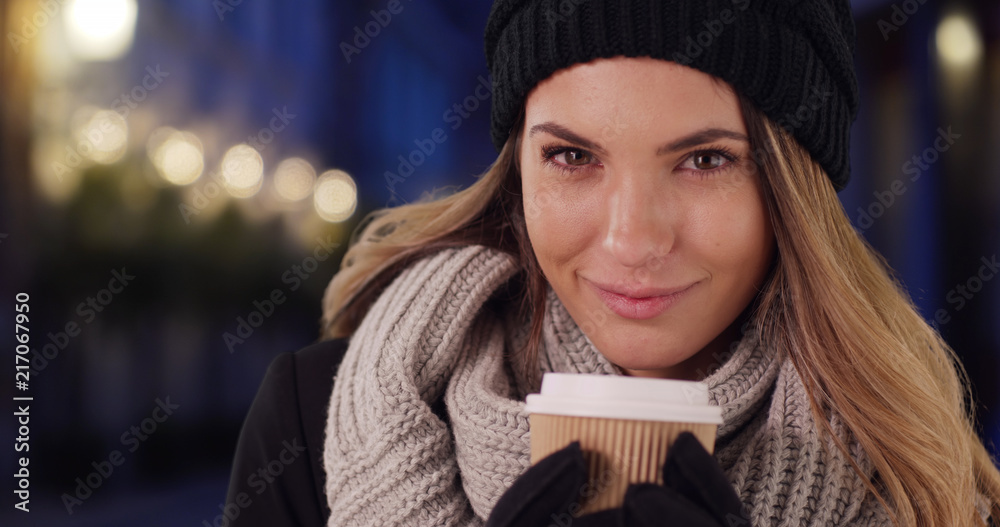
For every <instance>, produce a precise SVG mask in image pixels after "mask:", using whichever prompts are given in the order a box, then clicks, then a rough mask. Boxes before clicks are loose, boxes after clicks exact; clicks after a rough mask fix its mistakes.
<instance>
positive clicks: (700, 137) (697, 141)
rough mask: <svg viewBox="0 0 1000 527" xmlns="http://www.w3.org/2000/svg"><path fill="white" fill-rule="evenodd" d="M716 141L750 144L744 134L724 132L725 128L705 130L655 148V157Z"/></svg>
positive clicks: (730, 131)
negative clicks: (732, 140)
mask: <svg viewBox="0 0 1000 527" xmlns="http://www.w3.org/2000/svg"><path fill="white" fill-rule="evenodd" d="M718 139H735V140H737V141H744V142H747V143H749V142H750V139H749V138H747V136H746V134H741V133H739V132H734V131H732V130H726V129H725V128H706V129H704V130H699V131H697V132H695V133H693V134H690V135H686V136H684V137H682V138H680V139H677V140H676V141H673V142H671V143H667V144H665V145H663V146H661V147H660V148H657V149H656V155H658V156H660V155H663V154H669V153H672V152H676V151H678V150H686V149H688V148H691V147H694V146H698V145H703V144H705V143H711V142H712V141H716V140H718Z"/></svg>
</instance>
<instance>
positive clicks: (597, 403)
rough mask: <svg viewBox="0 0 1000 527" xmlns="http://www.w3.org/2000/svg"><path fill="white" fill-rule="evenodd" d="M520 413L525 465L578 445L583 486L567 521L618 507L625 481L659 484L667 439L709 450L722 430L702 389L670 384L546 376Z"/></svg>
mask: <svg viewBox="0 0 1000 527" xmlns="http://www.w3.org/2000/svg"><path fill="white" fill-rule="evenodd" d="M527 411H528V413H529V414H530V416H529V419H530V422H531V463H532V464H535V463H537V462H538V461H540V460H541V459H543V458H545V457H546V456H548V455H549V454H552V453H553V452H555V451H557V450H560V449H562V448H564V447H566V446H567V445H569V444H570V443H572V442H573V441H579V442H580V448H581V449H582V450H583V455H584V459H585V460H586V462H587V467H588V473H589V481H588V482H587V484H586V485H584V486H583V488H581V489H580V495H579V499H578V500H577V501H576V502H574V503H575V507H574V506H571V507H570V514H573V515H580V514H586V513H590V512H596V511H600V510H604V509H611V508H616V507H620V506H621V505H622V502H623V500H624V498H625V490H626V489H627V488H628V486H629V484H631V483H659V484H662V483H663V463H664V461H665V460H666V458H667V449H668V448H669V446H670V444H671V443H673V441H674V439H675V438H676V437H677V436H678V435H679V434H680V433H681V432H685V431H687V432H691V433H692V434H694V436H695V437H697V438H698V440H699V441H701V444H702V445H704V447H705V449H706V450H708V451H709V452H712V451H713V448H714V445H715V433H716V429H717V428H718V426H719V425H720V424H722V409H721V408H719V407H718V406H710V405H709V404H708V387H707V386H706V385H705V384H704V383H701V382H694V381H679V380H670V379H650V378H640V377H620V376H609V375H584V374H573V373H546V374H545V376H544V377H543V378H542V393H541V394H531V395H528V398H527ZM574 509H576V510H575V511H574Z"/></svg>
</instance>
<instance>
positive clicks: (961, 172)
mask: <svg viewBox="0 0 1000 527" xmlns="http://www.w3.org/2000/svg"><path fill="white" fill-rule="evenodd" d="M853 3H854V7H855V15H856V19H857V24H858V52H857V66H858V70H859V74H860V81H861V90H862V106H861V113H860V116H859V118H858V121H857V123H856V124H855V126H854V129H853V146H852V165H853V178H852V181H851V183H850V185H849V186H848V187H847V189H846V190H844V191H843V192H842V193H841V198H842V201H843V204H844V207H845V210H846V211H847V213H848V215H849V216H850V217H851V219H852V221H854V223H855V225H856V227H857V228H858V230H859V231H861V232H862V233H863V234H864V236H865V237H867V238H868V239H869V240H870V241H871V242H872V243H873V244H874V245H875V246H876V247H877V248H878V249H879V250H880V251H881V252H882V254H884V255H885V257H886V259H887V260H888V262H889V264H890V265H891V266H892V267H893V268H894V269H896V270H897V271H898V273H899V277H900V279H901V280H902V281H903V283H904V284H905V285H906V287H907V289H908V290H909V292H910V294H911V296H912V297H913V298H914V300H915V302H916V303H917V305H918V306H919V307H920V309H921V311H922V313H923V314H924V315H925V316H926V317H927V319H928V320H929V321H932V322H933V323H935V324H936V325H937V326H938V327H939V329H940V331H941V332H942V334H943V335H944V336H945V338H946V339H947V340H948V342H949V343H950V344H951V345H952V346H953V347H954V348H955V350H956V351H957V353H958V354H959V356H960V358H961V360H962V361H963V363H964V365H965V367H966V368H967V369H968V371H969V374H970V376H971V378H972V381H973V383H974V388H975V392H976V396H977V408H976V409H977V416H978V423H979V426H980V431H981V433H982V435H983V437H984V439H985V440H986V441H987V442H988V444H989V445H990V448H992V449H993V450H994V452H996V446H995V445H994V442H995V441H997V440H998V439H1000V412H998V411H997V406H998V404H1000V392H998V385H997V382H996V376H997V373H998V364H997V359H998V357H1000V324H998V322H1000V280H992V278H994V277H995V275H996V273H997V271H996V270H995V269H993V267H995V265H996V264H995V263H994V262H996V258H997V254H998V253H1000V229H998V228H1000V5H998V3H997V2H996V1H995V0H981V1H978V2H976V1H971V0H970V1H965V2H960V1H947V0H905V1H900V0H897V1H895V2H892V1H882V0H864V1H862V0H856V1H854V2H853ZM489 7H490V5H489V2H486V1H476V2H441V1H437V2H432V1H421V2H413V1H411V0H400V1H390V0H373V1H351V2H343V1H338V2H327V1H320V0H299V1H282V2H278V1H273V0H272V1H268V0H257V1H243V0H212V1H206V0H175V1H166V0H149V1H143V2H135V1H133V0H75V1H73V0H65V1H64V0H48V1H38V0H7V1H5V2H2V3H0V28H2V29H3V42H2V43H0V112H2V113H0V174H2V179H0V262H2V264H0V298H2V299H3V300H2V301H0V337H2V339H3V342H4V345H3V346H2V348H0V349H2V350H3V357H2V361H3V362H4V363H5V366H3V371H4V372H5V373H4V375H3V378H4V379H5V380H4V381H3V382H2V383H0V393H2V395H3V403H2V405H3V406H2V408H3V411H2V417H0V437H2V440H0V445H2V446H0V459H2V466H0V472H2V473H3V474H7V475H8V476H4V478H3V480H4V482H3V484H2V489H3V492H2V495H3V499H2V505H3V509H2V510H0V524H3V525H46V526H61V525H80V526H90V525H94V526H97V525H100V526H133V525H143V526H158V525H170V526H173V525H198V526H201V525H221V523H220V522H221V519H220V516H219V515H220V514H221V507H222V502H223V500H224V497H225V496H224V495H225V489H226V486H227V483H228V473H229V468H230V463H231V459H232V451H233V448H234V445H235V441H236V438H237V434H238V433H239V428H240V425H241V422H242V419H243V417H244V415H245V413H246V411H247V409H248V408H249V405H250V402H251V401H252V399H253V396H254V394H255V392H256V389H257V386H258V383H259V382H260V380H261V378H262V376H263V373H264V371H265V368H266V367H267V364H268V363H269V362H270V360H271V359H272V358H273V357H274V356H275V355H277V354H279V353H281V352H284V351H292V350H295V349H298V348H300V347H302V346H304V345H307V344H309V343H311V342H313V341H314V340H315V339H316V338H317V335H318V324H317V321H318V318H319V316H320V299H321V296H322V292H323V289H324V288H325V286H326V284H327V283H328V282H329V280H330V278H331V277H332V276H333V274H334V272H335V271H336V269H337V266H338V264H339V260H340V257H341V256H342V254H343V251H344V249H345V248H346V245H347V241H348V237H349V235H350V233H351V231H352V229H353V228H354V227H355V225H356V224H357V222H358V220H359V219H360V218H361V217H362V216H363V215H364V214H365V213H366V212H367V211H369V210H372V209H374V208H378V207H384V206H392V205H397V204H401V203H406V202H410V201H414V200H417V199H420V198H421V197H422V196H425V195H427V194H436V193H441V192H448V191H449V189H454V188H456V187H458V188H464V187H466V186H468V185H469V184H471V183H473V182H474V181H475V176H476V175H477V174H479V173H481V172H482V171H483V170H484V169H485V168H486V167H487V166H488V165H489V163H490V162H491V161H492V160H493V158H494V157H495V155H496V154H495V152H494V150H493V148H492V146H491V144H490V142H489V135H488V125H489V103H490V100H489V99H490V92H489V78H488V74H487V71H486V66H485V60H484V57H483V52H482V32H483V28H484V26H485V21H486V17H487V15H488V13H489ZM436 129H440V130H441V132H442V133H443V136H442V133H438V134H437V136H436V137H437V138H438V139H439V140H438V141H437V142H435V143H433V144H434V150H433V151H431V152H429V153H428V152H427V150H429V148H428V144H429V143H428V142H427V140H428V139H429V138H432V137H433V136H434V134H435V130H436ZM441 137H444V139H443V140H441ZM421 144H423V145H424V150H423V151H421V150H420V145H421ZM18 293H26V294H27V295H28V301H27V304H28V306H29V309H30V311H29V315H30V316H29V317H28V321H27V324H26V325H27V326H28V327H29V329H30V338H31V340H30V344H29V346H30V349H31V350H32V351H31V353H29V355H28V356H29V357H30V358H31V367H32V371H33V373H32V376H31V379H30V385H29V388H28V390H26V391H20V390H18V389H17V387H16V384H15V380H16V379H13V377H14V375H15V360H16V359H15V346H14V345H15V344H16V343H15V342H14V340H13V336H14V334H15V328H14V324H15V322H16V318H15V317H16V311H15V309H16V308H15V306H16V305H18V304H19V302H18V301H17V296H16V295H17V294H18ZM22 298H23V297H22ZM17 396H30V397H33V401H31V403H30V406H31V408H30V432H29V437H28V441H27V442H28V444H29V445H30V452H29V453H30V465H29V469H30V491H31V494H30V509H31V512H30V513H27V514H25V513H23V512H20V511H17V510H16V509H14V504H15V503H16V502H18V501H20V500H18V499H16V496H14V495H13V494H12V492H11V491H12V489H13V488H14V486H15V485H17V482H18V480H17V479H16V478H11V477H10V476H9V475H10V474H13V473H15V472H16V471H17V470H18V468H19V467H18V466H17V465H16V463H17V458H18V457H20V455H21V453H20V452H15V451H14V448H15V446H14V445H15V444H17V436H18V424H17V422H16V420H15V419H16V418H15V417H14V416H13V412H14V411H15V409H14V408H13V406H12V405H11V403H12V397H17ZM157 408H159V410H157ZM116 451H117V452H118V454H117V455H116V454H115V452H116ZM109 468H110V470H109ZM101 470H104V472H105V473H108V472H110V473H108V474H106V475H103V474H101V473H100V472H101ZM77 478H80V480H79V481H78V480H77ZM88 478H90V479H89V482H90V483H92V484H94V483H96V484H99V486H97V487H96V488H90V489H89V491H90V492H89V493H88V492H86V491H87V490H88V489H84V488H81V489H78V487H80V485H81V484H82V483H87V481H88ZM81 482H82V483H81ZM93 486H95V485H87V487H93ZM81 494H87V497H86V498H82V499H81V498H80V496H81ZM67 496H72V497H73V498H74V499H75V500H77V501H74V499H67V498H66V497H67Z"/></svg>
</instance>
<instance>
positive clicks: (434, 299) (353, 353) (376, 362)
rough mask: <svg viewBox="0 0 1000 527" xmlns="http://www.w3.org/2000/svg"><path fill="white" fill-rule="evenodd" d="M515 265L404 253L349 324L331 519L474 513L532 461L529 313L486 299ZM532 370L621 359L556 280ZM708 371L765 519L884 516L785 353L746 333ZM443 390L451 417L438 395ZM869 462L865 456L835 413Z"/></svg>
mask: <svg viewBox="0 0 1000 527" xmlns="http://www.w3.org/2000/svg"><path fill="white" fill-rule="evenodd" d="M516 271H517V268H516V265H515V262H514V260H513V258H511V257H510V256H507V255H504V254H501V253H499V252H497V251H494V250H492V249H488V248H485V247H480V246H472V247H465V248H461V249H447V250H443V251H441V252H439V253H436V254H434V255H432V256H430V257H427V258H425V259H423V260H420V261H418V262H416V263H415V264H413V265H411V266H409V267H408V268H407V269H406V270H405V271H404V272H403V273H402V274H401V275H400V276H399V277H398V278H397V279H396V280H395V281H394V282H393V283H392V284H390V286H389V287H388V288H387V289H386V291H385V292H384V293H383V294H382V295H381V296H380V297H379V299H378V300H377V301H376V302H375V304H374V305H373V307H372V308H371V310H370V312H369V313H368V315H367V316H366V317H365V319H364V320H363V322H362V323H361V325H360V327H359V328H358V330H357V331H356V332H355V334H354V335H353V336H352V338H351V340H350V344H349V347H348V350H347V354H346V356H345V357H344V361H343V363H342V364H341V366H340V370H339V372H338V373H337V377H336V382H335V383H334V389H333V394H332V396H331V398H330V408H329V416H328V421H327V427H326V444H325V453H324V459H323V461H324V468H325V470H326V495H327V501H328V503H329V505H330V509H331V511H332V515H331V516H330V519H329V522H328V525H329V526H330V527H334V526H336V527H347V526H365V527H369V526H376V525H377V526H391V525H405V526H452V525H462V526H481V525H482V524H483V522H484V519H485V518H486V517H487V516H488V515H489V513H490V510H491V509H492V508H493V505H494V504H495V503H496V501H497V499H498V498H499V497H500V495H501V494H503V492H504V491H505V490H506V489H507V488H508V487H509V486H510V485H511V484H512V483H513V482H514V480H515V479H516V478H517V477H518V476H519V475H520V474H521V473H522V472H524V470H525V469H527V468H528V466H529V438H530V431H529V429H528V416H527V414H526V413H525V411H524V398H525V395H526V394H527V393H530V392H533V391H537V390H538V379H524V378H520V377H521V376H520V375H518V374H516V373H514V370H513V369H512V368H511V367H510V363H509V361H508V360H507V356H508V354H509V352H510V351H511V350H513V349H515V346H517V345H518V344H519V343H521V342H523V339H524V338H526V333H527V329H526V327H525V325H526V324H524V323H522V322H521V321H517V320H515V319H514V317H513V316H511V315H510V313H503V312H499V313H498V312H494V311H495V310H492V309H489V308H488V307H487V306H489V305H492V304H486V301H487V300H488V299H489V298H490V296H491V294H492V293H494V292H495V291H496V290H497V289H498V288H499V287H500V286H501V285H502V284H503V283H504V282H506V281H507V280H508V279H510V278H511V277H512V276H513V275H514V274H515V273H516ZM539 353H540V361H539V362H540V371H541V372H544V371H557V372H578V373H601V374H608V375H620V374H621V371H620V370H619V369H618V368H617V367H615V366H614V365H612V364H610V363H609V362H608V361H607V360H606V359H605V358H604V357H603V356H602V355H601V354H600V353H599V352H598V351H597V350H596V349H595V348H594V347H593V345H592V344H591V343H590V341H589V340H588V339H587V338H586V336H584V335H583V333H582V332H581V331H580V329H579V327H578V326H577V325H576V323H574V321H573V319H572V318H571V317H570V316H569V314H568V313H567V312H566V310H565V307H564V306H563V305H562V303H560V302H559V299H558V297H556V296H555V294H554V293H553V292H552V291H551V289H549V297H548V309H547V312H546V319H545V331H544V339H543V345H542V346H541V349H540V351H539ZM721 360H722V361H724V363H723V364H722V365H721V366H720V367H719V368H718V369H717V370H716V371H714V372H712V373H711V374H710V375H709V376H708V377H706V378H705V379H704V382H706V383H707V384H708V386H709V393H710V398H711V401H712V404H715V405H718V406H721V407H722V415H723V420H724V424H723V425H722V426H721V427H720V429H719V434H718V439H717V442H716V448H715V453H716V459H718V461H719V463H720V465H721V466H722V468H723V470H724V471H725V472H726V474H727V475H728V476H729V479H730V481H731V482H732V484H733V486H734V488H735V489H736V491H737V493H738V494H739V495H740V497H741V499H742V500H743V502H744V504H745V505H746V508H747V511H748V512H749V514H750V518H749V522H748V523H745V524H744V525H748V524H750V523H752V525H756V526H764V525H776V526H778V525H780V526H788V525H795V526H801V525H824V526H827V525H871V526H884V525H890V522H889V520H888V517H887V514H886V512H885V510H884V509H883V508H882V507H881V506H880V505H879V503H878V501H877V500H875V499H874V497H873V496H872V495H871V493H868V492H866V488H865V485H864V483H863V482H862V480H861V479H859V478H858V477H857V475H856V473H855V472H854V470H853V469H852V468H851V465H850V463H849V461H848V460H847V459H845V458H844V456H843V455H842V454H841V452H840V451H839V449H837V448H836V447H834V446H833V444H832V443H831V442H829V441H826V442H825V443H827V444H825V445H824V444H822V443H824V442H822V441H820V439H819V437H818V435H817V426H816V424H815V423H814V421H813V419H812V414H811V413H810V410H809V401H808V399H807V396H806V392H805V390H804V388H803V385H802V381H801V379H800V377H799V375H798V373H797V372H796V370H795V368H794V367H793V366H792V363H791V362H790V361H789V360H788V358H787V354H786V353H782V352H780V351H779V350H765V349H763V347H762V346H758V345H756V344H755V343H754V341H753V339H751V338H744V339H743V340H742V341H741V342H740V344H739V345H738V346H737V347H736V348H735V350H734V351H733V353H732V356H730V357H724V358H722V359H721ZM442 394H443V395H444V400H445V403H446V405H447V414H448V420H449V421H450V423H445V422H443V421H442V420H441V419H440V418H438V417H437V415H435V413H434V412H433V411H432V410H431V404H432V403H433V402H434V401H436V400H438V399H439V398H440V397H441V396H442ZM830 424H831V425H832V428H833V430H834V431H835V433H837V434H838V435H839V436H840V438H841V439H842V440H843V441H845V444H847V445H850V447H851V451H852V457H854V460H855V461H856V462H857V463H858V465H859V467H861V469H862V470H863V471H864V472H865V473H866V474H869V475H870V474H872V468H871V463H870V462H869V461H868V459H867V458H866V457H865V455H864V453H863V452H862V451H861V448H860V447H859V446H858V444H857V442H856V441H854V440H853V439H852V438H851V437H850V436H849V434H848V433H847V431H846V429H845V428H844V426H843V425H842V424H841V423H840V422H838V421H837V420H836V419H833V420H832V421H831V423H830Z"/></svg>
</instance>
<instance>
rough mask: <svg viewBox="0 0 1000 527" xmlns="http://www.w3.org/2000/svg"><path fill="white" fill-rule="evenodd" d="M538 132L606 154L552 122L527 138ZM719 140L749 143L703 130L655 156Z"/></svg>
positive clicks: (742, 137)
mask: <svg viewBox="0 0 1000 527" xmlns="http://www.w3.org/2000/svg"><path fill="white" fill-rule="evenodd" d="M539 132H544V133H547V134H551V135H554V136H556V137H558V138H560V139H562V140H564V141H568V142H570V143H575V144H578V145H580V146H581V147H583V148H585V149H587V150H590V151H592V152H594V153H595V154H598V155H604V154H605V153H606V152H605V150H604V147H602V146H601V145H599V144H597V143H595V142H593V141H591V140H589V139H587V138H585V137H583V136H581V135H579V134H577V133H575V132H573V131H572V130H570V129H569V128H566V127H565V126H563V125H561V124H557V123H554V122H552V121H546V122H544V123H540V124H536V125H534V126H532V127H531V130H530V131H529V132H528V137H531V136H533V135H535V134H537V133H539ZM719 139H734V140H736V141H744V142H750V139H749V138H748V137H747V136H746V134H742V133H740V132H735V131H733V130H727V129H725V128H705V129H704V130H698V131H697V132H694V133H692V134H689V135H686V136H684V137H681V138H680V139H677V140H675V141H672V142H670V143H667V144H665V145H663V146H661V147H660V148H657V149H656V155H658V156H661V155H664V154H670V153H673V152H677V151H678V150H685V149H688V148H691V147H695V146H698V145H703V144H705V143H711V142H712V141H716V140H719Z"/></svg>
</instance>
